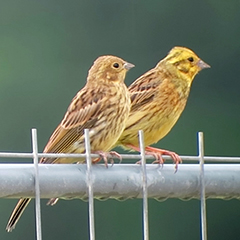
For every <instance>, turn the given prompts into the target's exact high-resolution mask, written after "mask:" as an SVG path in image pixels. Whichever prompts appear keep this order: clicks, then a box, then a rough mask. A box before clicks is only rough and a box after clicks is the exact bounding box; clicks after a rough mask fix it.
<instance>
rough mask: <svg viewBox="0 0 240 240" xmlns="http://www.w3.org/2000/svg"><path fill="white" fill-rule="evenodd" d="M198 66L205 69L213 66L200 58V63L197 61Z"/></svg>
mask: <svg viewBox="0 0 240 240" xmlns="http://www.w3.org/2000/svg"><path fill="white" fill-rule="evenodd" d="M197 65H198V67H199V68H201V69H204V68H210V67H211V66H210V65H208V64H207V63H205V62H204V61H202V60H199V61H198V63H197Z"/></svg>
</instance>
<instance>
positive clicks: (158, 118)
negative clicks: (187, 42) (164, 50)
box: [115, 47, 210, 170]
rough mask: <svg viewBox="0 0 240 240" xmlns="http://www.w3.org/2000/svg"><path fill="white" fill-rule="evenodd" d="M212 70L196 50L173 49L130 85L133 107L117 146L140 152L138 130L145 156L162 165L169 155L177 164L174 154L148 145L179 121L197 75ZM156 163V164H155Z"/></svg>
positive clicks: (177, 158)
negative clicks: (143, 141) (164, 158)
mask: <svg viewBox="0 0 240 240" xmlns="http://www.w3.org/2000/svg"><path fill="white" fill-rule="evenodd" d="M204 68H210V66H209V65H208V64H206V63H205V62H203V61H202V60H201V59H200V58H199V57H198V56H197V55H196V54H195V53H194V52H193V51H191V50H190V49H188V48H185V47H174V48H173V49H172V50H171V51H170V52H169V54H168V55H167V56H166V57H165V58H164V59H162V60H161V61H160V62H159V63H158V64H157V65H156V67H155V68H153V69H151V70H149V71H148V72H146V73H144V74H143V75H142V76H141V77H139V78H138V79H137V80H136V81H135V82H133V83H132V84H131V85H130V86H129V88H128V89H129V92H130V94H131V102H132V107H131V111H130V114H129V117H128V120H127V124H126V127H125V130H124V131H123V133H122V135H121V137H120V138H119V140H118V141H117V144H116V145H115V146H117V145H121V146H123V147H124V148H128V149H129V148H130V149H133V150H136V151H139V142H138V131H139V130H143V131H144V140H145V146H146V154H151V155H154V156H155V157H156V159H157V162H159V163H160V164H162V163H163V162H164V161H163V159H162V155H163V154H165V155H170V156H171V157H172V158H173V160H174V162H175V163H176V170H177V165H178V163H179V162H181V159H180V157H179V156H178V155H177V154H176V153H174V152H171V151H168V150H163V149H157V148H153V147H150V146H149V145H151V144H153V143H156V142H158V141H159V140H160V139H162V138H163V137H165V136H166V135H167V134H168V133H169V131H170V130H171V129H172V127H173V126H174V124H175V123H176V122H177V120H178V119H179V117H180V115H181V113H182V111H183V110H184V108H185V105H186V103H187V99H188V95H189V92H190V87H191V84H192V81H193V79H194V77H195V76H196V74H197V73H199V72H200V71H201V70H202V69H204ZM155 162H156V161H155Z"/></svg>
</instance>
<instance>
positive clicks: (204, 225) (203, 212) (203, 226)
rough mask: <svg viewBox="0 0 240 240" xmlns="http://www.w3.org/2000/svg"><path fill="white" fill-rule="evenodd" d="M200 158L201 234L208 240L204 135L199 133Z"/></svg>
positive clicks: (203, 239) (203, 238) (204, 239)
mask: <svg viewBox="0 0 240 240" xmlns="http://www.w3.org/2000/svg"><path fill="white" fill-rule="evenodd" d="M198 156H199V164H200V187H201V233H202V240H207V220H206V198H205V180H204V140H203V133H202V132H199V133H198Z"/></svg>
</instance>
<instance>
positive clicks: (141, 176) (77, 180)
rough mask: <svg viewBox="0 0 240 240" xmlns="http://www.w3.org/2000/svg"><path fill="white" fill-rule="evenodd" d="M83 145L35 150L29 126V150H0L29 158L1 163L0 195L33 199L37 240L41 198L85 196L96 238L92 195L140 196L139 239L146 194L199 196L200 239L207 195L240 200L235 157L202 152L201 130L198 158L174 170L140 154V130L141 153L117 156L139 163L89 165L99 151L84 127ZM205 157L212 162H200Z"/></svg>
mask: <svg viewBox="0 0 240 240" xmlns="http://www.w3.org/2000/svg"><path fill="white" fill-rule="evenodd" d="M85 145H86V153H85V154H53V153H48V154H46V153H38V144H37V131H36V129H32V153H6V152H5V153H4V152H0V157H10V158H32V159H33V164H1V165H0V197H4V198H20V197H30V198H34V197H35V211H36V236H37V240H41V239H42V230H41V210H40V197H41V198H53V197H60V198H67V199H68V198H80V199H84V200H86V199H88V202H89V204H88V206H89V239H90V240H95V239H96V237H95V226H94V198H97V199H108V198H114V199H128V198H142V199H143V217H142V221H143V239H144V240H149V226H148V198H155V199H157V200H163V199H167V198H180V199H191V198H197V199H200V208H201V239H202V240H207V224H206V221H207V219H206V198H222V199H230V198H240V174H239V172H240V164H237V163H239V162H240V157H210V156H204V141H203V133H201V132H200V133H198V156H181V159H182V160H183V161H184V162H187V161H189V160H191V161H196V162H197V163H199V164H181V165H179V167H178V172H177V173H174V168H173V166H172V164H171V165H170V164H164V166H160V165H152V164H146V159H154V157H153V156H150V155H145V151H144V136H143V132H142V131H139V146H140V150H141V151H140V154H122V155H121V156H122V158H123V159H136V160H139V159H140V160H141V165H137V164H115V165H114V166H113V167H108V168H106V166H105V165H104V164H94V165H92V161H91V159H92V158H96V157H99V155H98V154H91V146H90V142H89V131H88V130H85ZM41 157H76V158H79V157H85V158H86V163H87V164H72V165H70V164H68V165H65V164H53V165H51V164H38V159H39V158H41ZM164 158H165V159H170V158H169V157H168V156H164ZM208 161H210V162H213V163H214V162H216V163H214V164H210V163H208V164H205V162H208ZM222 162H224V163H225V164H221V163H222ZM226 163H228V164H226ZM233 163H234V164H233ZM103 173H104V174H103ZM49 182H51V184H48V183H49Z"/></svg>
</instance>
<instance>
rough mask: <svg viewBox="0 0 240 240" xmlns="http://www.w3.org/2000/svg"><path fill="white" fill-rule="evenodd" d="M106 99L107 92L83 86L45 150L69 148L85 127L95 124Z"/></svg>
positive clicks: (55, 151)
mask: <svg viewBox="0 0 240 240" xmlns="http://www.w3.org/2000/svg"><path fill="white" fill-rule="evenodd" d="M90 96H91V97H90ZM93 96H94V97H93ZM106 101H107V100H106V98H105V94H104V93H103V92H99V91H97V90H96V91H95V90H89V89H87V88H83V89H82V90H81V91H80V92H78V94H77V95H76V96H75V97H74V98H73V100H72V102H71V104H70V106H69V107H68V111H67V113H66V114H65V116H64V118H63V120H62V122H61V124H60V125H59V126H58V127H57V128H56V130H55V131H54V133H53V134H52V136H51V137H50V139H49V142H48V143H47V145H46V147H45V149H44V152H45V153H47V152H48V153H49V152H51V153H60V152H65V151H66V149H69V147H70V146H71V145H72V144H73V143H74V142H76V140H77V139H79V138H80V137H81V136H83V130H84V129H86V128H92V127H93V126H94V124H95V123H96V121H97V120H98V118H99V117H100V115H101V112H103V110H104V108H106V106H107V104H106ZM64 150H65V151H64Z"/></svg>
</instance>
